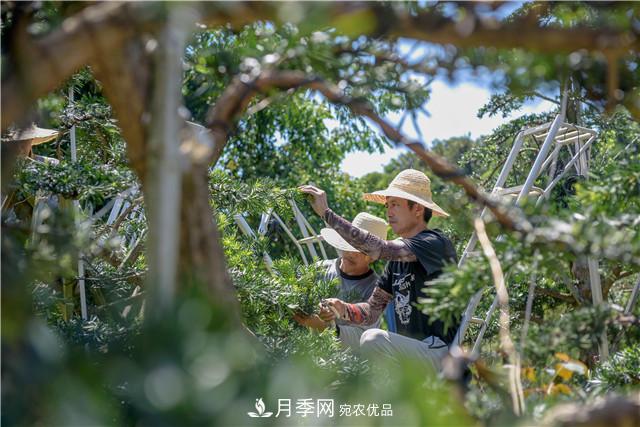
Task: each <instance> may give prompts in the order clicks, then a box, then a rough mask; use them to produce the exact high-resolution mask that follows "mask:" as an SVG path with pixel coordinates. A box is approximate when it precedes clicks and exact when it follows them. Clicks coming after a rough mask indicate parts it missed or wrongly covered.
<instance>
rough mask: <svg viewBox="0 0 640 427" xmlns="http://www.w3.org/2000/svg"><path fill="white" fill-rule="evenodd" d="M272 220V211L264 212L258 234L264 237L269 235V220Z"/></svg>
mask: <svg viewBox="0 0 640 427" xmlns="http://www.w3.org/2000/svg"><path fill="white" fill-rule="evenodd" d="M270 218H271V211H269V212H264V213H263V214H262V215H261V216H260V225H259V226H258V234H260V235H262V236H264V235H265V234H267V231H268V228H269V219H270Z"/></svg>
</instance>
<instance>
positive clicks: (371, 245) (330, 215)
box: [322, 208, 416, 262]
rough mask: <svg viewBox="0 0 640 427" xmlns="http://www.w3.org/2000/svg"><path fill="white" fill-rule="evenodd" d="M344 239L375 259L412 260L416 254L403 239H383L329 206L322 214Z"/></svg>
mask: <svg viewBox="0 0 640 427" xmlns="http://www.w3.org/2000/svg"><path fill="white" fill-rule="evenodd" d="M322 217H323V218H324V220H325V221H326V222H327V224H329V225H330V226H331V228H333V229H334V230H336V231H337V232H338V234H339V235H340V236H342V238H343V239H344V240H346V241H347V242H348V243H349V244H350V245H351V246H353V247H354V248H356V249H358V250H359V251H361V252H364V253H365V254H367V255H369V256H370V257H371V258H373V259H374V260H376V259H384V260H387V261H405V262H412V261H415V260H416V256H415V255H414V254H413V252H411V250H409V247H408V246H407V244H406V243H405V242H403V241H402V240H383V239H381V238H379V237H378V236H375V235H373V234H371V233H369V232H368V231H366V230H362V229H360V228H357V227H354V226H353V225H352V224H351V223H350V222H349V221H347V220H346V219H344V218H342V217H341V216H340V215H338V214H336V213H335V212H333V211H332V210H331V209H329V208H327V209H326V210H325V211H324V215H323V216H322Z"/></svg>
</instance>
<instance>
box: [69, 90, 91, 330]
mask: <svg viewBox="0 0 640 427" xmlns="http://www.w3.org/2000/svg"><path fill="white" fill-rule="evenodd" d="M72 103H73V86H71V87H69V104H72ZM70 136H71V162H73V163H75V162H76V161H78V151H77V148H76V125H75V124H74V125H73V126H71V131H70ZM73 215H74V217H75V223H76V227H77V226H78V225H79V224H80V202H79V201H78V200H74V201H73ZM78 289H79V290H80V314H81V316H82V320H87V293H86V289H85V285H84V261H83V260H82V252H80V253H79V254H78Z"/></svg>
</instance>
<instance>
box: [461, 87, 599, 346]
mask: <svg viewBox="0 0 640 427" xmlns="http://www.w3.org/2000/svg"><path fill="white" fill-rule="evenodd" d="M566 105H567V94H566V93H565V94H564V95H563V99H562V104H561V108H560V112H559V113H558V114H557V115H556V117H555V118H554V120H553V121H552V122H550V123H545V124H543V125H540V126H536V127H533V128H529V129H523V130H521V131H520V132H518V134H517V135H516V137H515V140H514V143H513V146H512V148H511V151H510V152H509V155H508V157H507V159H506V161H505V163H504V165H503V166H502V170H501V171H500V175H499V176H498V179H497V180H496V183H495V185H494V187H493V189H492V191H491V195H492V196H499V195H504V194H514V193H515V192H516V190H519V191H518V196H517V198H516V201H515V204H516V205H519V204H521V203H522V201H523V200H524V198H525V197H528V196H530V195H532V194H536V193H537V195H539V197H538V200H537V201H536V203H537V204H539V203H541V202H542V200H544V199H546V198H547V197H548V196H549V194H550V193H551V190H552V189H553V188H554V187H555V186H556V184H557V183H558V182H559V181H560V180H561V179H562V178H563V177H564V176H565V175H566V174H567V173H568V172H569V170H570V169H571V167H572V166H575V167H576V168H577V171H578V173H580V174H586V173H587V170H588V159H586V158H585V157H586V156H588V155H589V152H590V148H591V144H592V143H593V141H594V140H595V138H596V132H595V131H594V130H592V129H587V128H584V127H582V126H578V125H574V124H569V123H565V122H564V120H565V115H566ZM526 137H532V138H534V139H536V140H539V139H541V138H543V137H544V142H543V144H542V146H541V147H540V151H539V152H538V154H537V156H536V159H535V160H534V163H533V165H532V167H531V169H530V171H529V174H528V175H527V178H526V180H525V183H524V184H523V185H522V186H520V187H514V188H509V189H503V188H502V186H503V185H504V183H505V182H506V180H507V177H508V176H509V174H510V172H511V170H512V169H513V165H514V163H515V161H516V158H517V156H518V154H519V153H520V151H521V149H522V145H523V142H524V139H525V138H526ZM585 140H586V141H585ZM583 141H585V142H583ZM571 143H574V146H575V147H577V150H576V152H575V154H573V153H572V152H571V150H570V145H569V144H571ZM563 147H566V149H567V150H568V151H569V153H571V154H572V158H571V160H570V161H569V162H568V163H567V164H566V165H565V166H564V168H563V169H562V171H561V172H560V173H558V174H557V175H556V168H557V160H558V156H559V153H560V151H561V150H562V149H563ZM552 148H553V150H552ZM547 169H548V170H549V171H550V173H549V176H550V178H551V182H550V183H549V184H548V185H547V186H546V187H545V189H544V190H542V191H540V189H539V188H535V189H536V191H535V192H534V193H532V190H533V189H534V183H535V182H536V180H537V179H538V178H539V177H540V176H541V175H542V173H543V172H544V171H545V170H547ZM487 213H488V210H487V209H486V208H484V209H483V210H482V212H481V214H480V217H481V218H484V217H485V216H486V215H487ZM498 239H499V240H502V236H501V237H499V238H498ZM476 243H477V235H476V233H475V232H474V233H473V234H472V235H471V238H470V239H469V242H468V243H467V245H466V247H465V249H464V252H463V254H462V256H461V257H460V261H459V262H458V266H459V267H460V266H462V265H463V264H464V263H465V262H466V261H467V258H468V256H469V254H470V253H472V252H473V250H474V248H475V246H476ZM596 271H597V268H596ZM507 279H508V277H505V280H507ZM597 279H598V280H597V281H595V277H594V279H593V280H591V286H592V287H594V288H596V287H597V288H598V290H599V292H600V295H602V291H601V287H600V286H599V276H598V278H597ZM485 289H486V288H485V287H483V288H482V289H481V290H479V291H478V292H476V293H475V294H474V295H473V296H472V297H471V299H470V301H469V303H468V304H467V307H466V309H465V311H464V313H463V315H462V319H461V322H460V327H459V328H458V331H457V333H456V336H455V338H454V341H453V344H452V351H455V350H458V349H456V347H460V346H461V345H462V343H463V341H464V337H465V334H466V332H467V330H468V328H469V325H470V324H471V323H473V324H478V325H480V330H479V332H478V336H477V337H476V339H475V340H474V343H473V347H472V357H475V356H477V355H478V353H479V350H480V345H481V342H482V339H483V337H484V334H485V332H486V330H487V327H488V324H489V321H490V320H491V317H492V316H493V313H494V312H495V310H496V308H497V306H498V299H497V296H494V298H493V302H492V303H491V306H490V307H489V309H488V311H487V312H486V314H485V315H484V318H479V317H474V312H475V310H476V308H477V307H478V305H479V304H480V301H481V300H482V296H483V293H484V291H485ZM597 292H598V291H596V293H597ZM601 299H602V298H600V301H599V302H600V303H601V302H602V301H601ZM594 303H595V301H594ZM605 354H608V346H607V342H606V336H604V337H602V339H601V355H602V356H603V357H604V355H605Z"/></svg>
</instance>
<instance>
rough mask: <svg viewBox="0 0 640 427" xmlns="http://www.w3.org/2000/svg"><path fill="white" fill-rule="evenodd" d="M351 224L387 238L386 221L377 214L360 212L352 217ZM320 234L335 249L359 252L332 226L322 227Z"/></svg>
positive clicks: (384, 238)
mask: <svg viewBox="0 0 640 427" xmlns="http://www.w3.org/2000/svg"><path fill="white" fill-rule="evenodd" d="M352 224H353V226H354V227H358V228H360V229H361V230H366V231H368V232H369V233H371V234H373V235H374V236H377V237H379V238H381V239H383V240H387V222H386V221H385V220H384V219H382V218H378V217H377V216H373V215H371V214H368V213H366V212H360V213H359V214H358V215H356V217H355V218H354V219H353V222H352ZM320 235H321V236H322V238H323V239H324V241H325V242H327V243H328V244H330V245H331V246H333V247H334V248H336V249H339V250H341V251H346V252H360V251H359V250H358V249H356V248H354V247H353V246H351V245H350V244H349V243H347V241H346V240H344V239H343V238H342V236H340V235H339V234H338V232H337V231H336V230H334V229H333V228H323V229H322V230H320Z"/></svg>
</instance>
